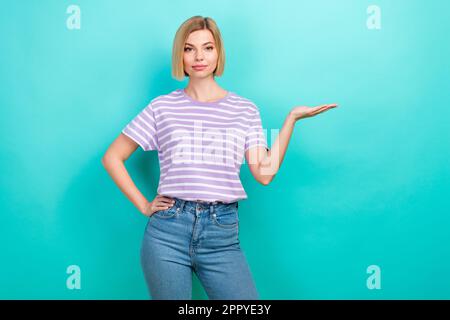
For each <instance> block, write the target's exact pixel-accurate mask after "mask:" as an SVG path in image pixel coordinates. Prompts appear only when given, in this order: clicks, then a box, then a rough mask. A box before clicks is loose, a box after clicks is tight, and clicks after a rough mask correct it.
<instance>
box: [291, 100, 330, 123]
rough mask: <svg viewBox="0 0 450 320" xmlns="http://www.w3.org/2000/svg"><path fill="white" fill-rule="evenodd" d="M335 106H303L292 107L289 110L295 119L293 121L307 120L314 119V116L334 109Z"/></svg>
mask: <svg viewBox="0 0 450 320" xmlns="http://www.w3.org/2000/svg"><path fill="white" fill-rule="evenodd" d="M336 107H337V104H335V103H333V104H324V105H321V106H317V107H305V106H298V107H294V108H292V110H291V112H290V113H291V115H292V116H293V117H294V118H295V120H299V119H302V118H309V117H314V116H315V115H318V114H319V113H322V112H325V111H327V110H329V109H332V108H336Z"/></svg>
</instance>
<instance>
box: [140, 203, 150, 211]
mask: <svg viewBox="0 0 450 320" xmlns="http://www.w3.org/2000/svg"><path fill="white" fill-rule="evenodd" d="M149 206H150V201H146V202H145V203H144V204H143V205H142V206H141V207H140V208H139V211H140V212H141V213H142V214H146V213H147V210H148V207H149Z"/></svg>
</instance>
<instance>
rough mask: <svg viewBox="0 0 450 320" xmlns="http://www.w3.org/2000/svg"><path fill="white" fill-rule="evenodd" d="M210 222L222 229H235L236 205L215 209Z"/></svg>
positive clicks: (237, 221)
mask: <svg viewBox="0 0 450 320" xmlns="http://www.w3.org/2000/svg"><path fill="white" fill-rule="evenodd" d="M212 220H213V222H214V224H215V225H217V226H218V227H221V228H224V229H233V228H236V227H237V226H238V224H239V215H238V211H237V205H234V206H227V207H219V208H217V210H214V212H213V214H212Z"/></svg>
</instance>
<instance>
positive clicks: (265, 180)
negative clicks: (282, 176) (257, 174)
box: [258, 176, 273, 186]
mask: <svg viewBox="0 0 450 320" xmlns="http://www.w3.org/2000/svg"><path fill="white" fill-rule="evenodd" d="M272 179H273V176H270V177H264V178H262V179H260V180H258V182H259V183H260V184H262V185H263V186H268V185H269V184H270V183H271V182H272Z"/></svg>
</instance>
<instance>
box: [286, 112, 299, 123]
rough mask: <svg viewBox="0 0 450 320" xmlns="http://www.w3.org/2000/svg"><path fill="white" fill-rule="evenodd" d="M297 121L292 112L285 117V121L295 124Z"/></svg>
mask: <svg viewBox="0 0 450 320" xmlns="http://www.w3.org/2000/svg"><path fill="white" fill-rule="evenodd" d="M297 120H298V119H297V118H296V117H295V115H294V114H293V113H292V111H290V112H289V114H288V115H287V117H286V121H288V122H291V123H295V122H296V121H297Z"/></svg>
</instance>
